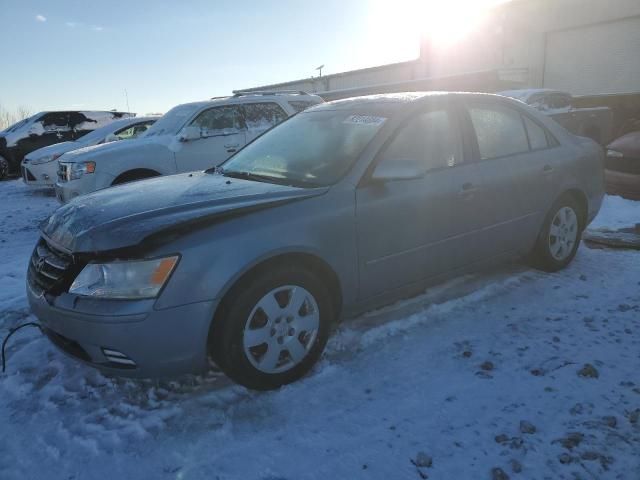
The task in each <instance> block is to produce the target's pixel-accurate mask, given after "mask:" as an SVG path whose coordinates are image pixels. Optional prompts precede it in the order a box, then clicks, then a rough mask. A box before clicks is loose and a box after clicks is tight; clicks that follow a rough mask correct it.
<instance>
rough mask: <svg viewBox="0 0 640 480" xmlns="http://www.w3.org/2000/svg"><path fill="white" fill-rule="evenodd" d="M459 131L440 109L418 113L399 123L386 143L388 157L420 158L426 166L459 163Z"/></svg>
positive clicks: (397, 158)
mask: <svg viewBox="0 0 640 480" xmlns="http://www.w3.org/2000/svg"><path fill="white" fill-rule="evenodd" d="M460 151H461V146H460V140H459V133H458V132H457V131H456V130H455V126H454V124H453V122H452V121H451V117H450V115H449V112H448V111H447V110H444V109H438V110H431V111H429V112H425V113H421V114H419V115H417V116H415V117H413V118H412V119H410V120H409V122H408V123H407V124H405V125H404V126H403V127H400V129H399V130H398V132H397V134H396V136H395V137H394V138H393V140H392V141H391V143H389V145H388V146H387V148H386V150H385V151H384V153H383V158H385V159H388V160H422V161H424V162H425V163H426V164H427V169H428V170H433V169H435V168H443V167H453V166H454V165H456V164H458V163H460V160H461V155H460Z"/></svg>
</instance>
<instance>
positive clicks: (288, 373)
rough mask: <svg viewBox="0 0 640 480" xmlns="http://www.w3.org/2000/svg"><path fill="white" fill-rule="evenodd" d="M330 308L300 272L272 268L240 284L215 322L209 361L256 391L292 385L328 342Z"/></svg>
mask: <svg viewBox="0 0 640 480" xmlns="http://www.w3.org/2000/svg"><path fill="white" fill-rule="evenodd" d="M333 317H334V312H333V303H332V302H331V298H330V295H329V292H328V290H327V288H326V287H325V285H324V284H323V283H322V281H320V279H319V278H318V277H317V276H316V275H314V274H313V273H311V272H309V271H307V270H306V269H303V268H296V267H293V266H291V267H285V266H275V267H273V268H270V269H268V270H267V269H264V270H262V271H261V272H258V273H257V274H255V275H252V276H250V278H248V279H245V280H243V281H241V282H240V283H239V284H238V285H237V286H236V287H235V288H234V289H232V291H231V292H230V294H229V295H228V298H227V299H225V301H224V302H223V304H222V305H221V308H220V311H219V312H218V314H217V315H216V318H215V319H214V323H213V326H212V330H211V333H210V338H209V345H210V352H211V356H212V357H213V358H214V360H215V361H216V362H217V363H218V365H219V366H220V368H221V369H222V370H223V371H224V372H225V373H226V374H227V375H228V376H229V377H230V378H231V379H232V380H234V381H236V382H237V383H240V384H241V385H244V386H245V387H248V388H252V389H256V390H271V389H275V388H278V387H280V386H282V385H285V384H287V383H291V382H294V381H295V380H298V379H299V378H300V377H302V376H303V375H304V374H305V373H307V372H308V371H309V370H310V369H311V367H312V366H313V365H314V364H315V363H316V361H317V360H318V358H319V357H320V355H321V354H322V351H323V350H324V347H325V345H326V343H327V338H328V335H329V325H330V324H331V322H332V321H333Z"/></svg>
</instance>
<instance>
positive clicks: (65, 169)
mask: <svg viewBox="0 0 640 480" xmlns="http://www.w3.org/2000/svg"><path fill="white" fill-rule="evenodd" d="M69 167H70V166H69V164H67V163H61V162H58V181H59V182H67V181H69Z"/></svg>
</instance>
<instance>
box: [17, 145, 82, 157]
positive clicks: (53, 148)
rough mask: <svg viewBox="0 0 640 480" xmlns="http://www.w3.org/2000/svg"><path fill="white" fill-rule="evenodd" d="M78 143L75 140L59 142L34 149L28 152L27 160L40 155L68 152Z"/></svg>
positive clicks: (46, 155)
mask: <svg viewBox="0 0 640 480" xmlns="http://www.w3.org/2000/svg"><path fill="white" fill-rule="evenodd" d="M79 146H80V145H78V143H76V142H61V143H56V144H53V145H49V146H48V147H42V148H39V149H38V150H34V151H33V152H31V153H29V154H28V155H27V156H26V158H27V159H28V160H36V159H38V158H42V157H48V156H50V155H62V154H63V153H67V152H70V151H71V150H75V149H76V148H78V147H79Z"/></svg>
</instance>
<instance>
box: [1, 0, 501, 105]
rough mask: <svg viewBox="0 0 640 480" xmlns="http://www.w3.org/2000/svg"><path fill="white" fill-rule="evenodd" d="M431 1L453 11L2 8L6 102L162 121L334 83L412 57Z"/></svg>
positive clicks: (146, 5) (416, 2)
mask: <svg viewBox="0 0 640 480" xmlns="http://www.w3.org/2000/svg"><path fill="white" fill-rule="evenodd" d="M429 1H431V3H434V2H437V3H439V4H442V5H445V4H450V3H451V1H449V2H444V0H425V1H420V0H342V1H340V0H324V1H323V2H302V1H296V0H278V1H257V0H255V1H251V0H244V1H243V0H236V1H226V0H219V1H214V0H208V1H207V0H190V1H180V2H178V1H175V0H174V1H167V0H155V1H151V0H148V1H145V0H139V1H121V0H110V1H108V2H106V1H87V0H57V1H55V2H54V1H47V0H0V25H1V28H0V51H1V52H2V55H1V58H2V67H1V69H0V71H1V72H2V74H1V75H0V105H1V106H2V107H4V108H5V109H8V110H15V109H16V108H18V107H19V106H26V107H28V108H29V110H30V111H32V112H36V111H41V110H52V109H113V108H115V109H119V110H126V109H127V97H128V103H129V109H130V110H131V111H135V112H139V113H149V112H165V111H167V110H168V109H170V108H171V107H173V106H175V105H177V104H180V103H184V102H188V101H194V100H202V99H206V98H209V97H212V96H219V95H226V94H230V93H231V91H232V90H235V89H240V88H248V87H255V86H260V85H265V84H269V83H276V82H282V81H288V80H295V79H300V78H306V77H310V76H312V75H314V76H315V75H317V74H318V72H317V71H316V70H315V68H316V67H318V66H319V65H321V64H324V65H325V68H324V69H323V74H330V73H337V72H342V71H347V70H352V69H357V68H364V67H370V66H375V65H382V64H385V63H392V62H399V61H404V60H411V59H415V58H417V57H418V56H419V51H420V39H421V36H422V35H423V34H424V25H425V24H426V23H424V24H423V23H422V21H421V20H420V21H419V20H418V18H422V17H424V16H425V14H426V11H425V8H424V5H425V4H426V3H429ZM453 1H454V2H455V1H456V0H453ZM460 1H463V0H460ZM464 1H466V2H472V1H474V2H475V3H478V2H480V3H486V2H492V1H494V2H495V0H464ZM425 2H426V3H425ZM416 12H419V13H420V15H416ZM125 91H126V93H127V95H126V96H125Z"/></svg>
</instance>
